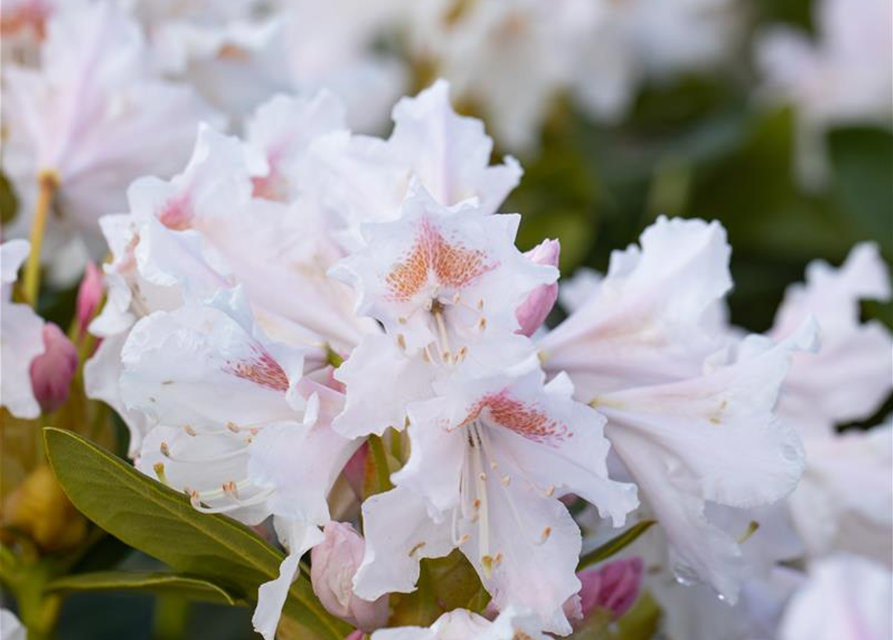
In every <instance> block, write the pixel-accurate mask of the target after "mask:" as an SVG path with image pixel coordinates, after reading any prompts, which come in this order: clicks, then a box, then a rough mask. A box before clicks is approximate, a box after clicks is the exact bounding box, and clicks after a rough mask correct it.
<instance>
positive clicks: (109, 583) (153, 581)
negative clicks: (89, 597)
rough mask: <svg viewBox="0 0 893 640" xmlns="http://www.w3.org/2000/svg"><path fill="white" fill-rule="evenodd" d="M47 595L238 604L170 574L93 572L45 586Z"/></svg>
mask: <svg viewBox="0 0 893 640" xmlns="http://www.w3.org/2000/svg"><path fill="white" fill-rule="evenodd" d="M47 591H51V592H54V593H59V594H65V595H67V594H71V593H83V592H85V591H145V592H149V593H154V594H157V595H177V596H182V597H185V598H187V599H189V600H200V601H202V602H216V603H221V604H228V605H236V604H239V603H240V602H241V600H240V599H239V598H238V597H236V596H234V595H233V594H231V593H229V592H228V591H227V590H226V589H223V588H221V587H218V586H217V585H216V584H214V583H213V582H209V581H208V580H204V579H202V578H196V577H193V576H181V575H176V574H173V573H128V572H124V571H96V572H94V573H81V574H76V575H72V576H65V577H63V578H58V579H56V580H53V581H52V582H50V583H49V584H48V585H47Z"/></svg>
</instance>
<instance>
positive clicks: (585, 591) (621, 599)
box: [565, 557, 644, 627]
mask: <svg viewBox="0 0 893 640" xmlns="http://www.w3.org/2000/svg"><path fill="white" fill-rule="evenodd" d="M643 570H644V566H643V564H642V559H641V558H639V557H633V558H625V559H622V560H614V561H613V562H608V563H606V564H603V565H602V566H600V567H598V568H597V569H586V570H584V571H580V572H579V573H578V574H577V577H578V578H579V579H580V582H582V583H583V586H582V587H581V588H580V592H579V593H578V594H577V595H578V597H579V608H577V603H575V602H573V600H574V599H573V598H571V599H570V600H568V602H567V603H565V612H566V613H568V614H570V613H571V612H574V613H576V615H575V616H574V617H576V618H577V620H572V623H573V625H574V626H575V627H580V626H582V625H583V624H584V623H585V622H586V620H587V619H588V618H589V617H590V616H591V615H592V614H593V612H595V611H598V610H603V611H610V612H611V619H612V620H616V619H618V618H620V617H621V616H622V615H623V614H624V613H626V612H627V611H629V609H630V607H632V606H633V604H634V603H635V602H636V599H637V598H638V597H639V588H640V587H641V585H642V572H643Z"/></svg>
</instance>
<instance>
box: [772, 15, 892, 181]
mask: <svg viewBox="0 0 893 640" xmlns="http://www.w3.org/2000/svg"><path fill="white" fill-rule="evenodd" d="M815 6H816V7H817V11H816V16H815V22H816V36H815V38H814V39H811V38H810V37H808V36H807V35H806V34H804V33H802V32H799V31H795V30H793V29H791V28H786V27H774V28H772V29H768V30H767V31H766V32H765V33H763V34H762V36H761V37H760V38H759V39H758V40H757V43H756V52H755V55H756V61H757V64H758V67H759V68H760V70H761V71H762V74H763V76H764V79H765V92H766V93H767V94H769V96H772V97H773V98H775V99H776V100H780V101H784V102H789V103H791V104H793V105H794V106H795V107H796V109H797V124H798V132H797V135H798V139H797V142H798V149H797V151H798V154H797V169H798V171H799V174H800V177H801V179H802V180H803V181H804V184H805V185H807V186H817V185H820V184H821V183H822V182H823V181H824V180H825V178H826V172H827V167H826V158H825V151H824V145H823V142H822V137H823V135H824V132H825V130H826V129H827V128H829V127H833V126H837V125H847V124H859V123H875V124H879V125H882V126H886V127H889V126H890V118H891V116H893V59H891V57H890V55H889V54H890V49H891V47H893V35H891V28H890V23H891V21H893V13H891V11H893V10H891V5H890V3H889V2H887V0H856V1H850V0H818V2H817V3H816V4H815Z"/></svg>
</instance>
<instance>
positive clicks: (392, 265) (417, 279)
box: [329, 181, 558, 357]
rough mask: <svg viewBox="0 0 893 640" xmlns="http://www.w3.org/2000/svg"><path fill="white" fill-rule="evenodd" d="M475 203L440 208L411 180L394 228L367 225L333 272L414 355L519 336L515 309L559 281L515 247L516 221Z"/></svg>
mask: <svg viewBox="0 0 893 640" xmlns="http://www.w3.org/2000/svg"><path fill="white" fill-rule="evenodd" d="M482 213H483V211H482V210H481V208H480V207H479V206H478V205H477V204H475V203H474V202H471V201H468V202H464V203H460V204H459V205H456V206H455V207H452V208H445V207H443V206H442V205H440V204H438V203H437V202H436V201H435V200H434V199H433V198H432V197H431V195H430V194H428V193H427V192H426V191H425V190H424V188H423V187H422V185H421V183H420V182H418V181H414V182H413V184H412V186H411V187H410V190H409V194H408V196H407V198H406V200H405V201H404V202H403V205H402V207H401V210H400V218H399V219H398V220H396V221H394V222H384V223H378V224H370V225H365V226H364V227H363V229H362V231H363V234H362V241H363V245H364V246H362V248H360V249H359V250H357V251H355V252H353V253H352V254H351V255H350V256H349V257H347V258H345V259H343V260H341V261H340V262H338V263H337V264H336V265H335V266H334V267H332V269H331V270H330V271H329V273H330V275H332V276H333V277H335V278H336V279H339V280H342V281H343V282H345V283H347V284H349V285H351V286H352V287H353V288H354V290H355V291H356V293H357V299H358V302H357V312H358V313H360V314H362V315H368V316H370V317H373V318H375V319H377V320H379V321H380V322H382V323H383V324H384V325H385V328H386V329H387V330H388V332H389V333H391V334H392V335H394V336H395V337H397V336H403V339H402V341H403V342H405V343H406V345H407V346H408V348H409V349H410V350H415V349H420V348H424V347H426V346H428V345H429V344H430V343H432V342H439V347H438V349H436V350H435V355H436V356H437V357H441V352H443V351H450V352H451V353H450V355H451V356H454V355H455V354H454V353H452V352H453V351H454V350H455V351H459V350H461V348H462V347H463V346H469V345H470V343H471V342H473V341H478V340H480V339H481V337H484V336H492V335H495V334H497V333H508V332H514V331H516V330H517V329H518V319H517V317H516V316H515V309H517V308H518V306H520V305H521V304H522V303H523V302H524V300H525V299H526V298H527V296H528V295H529V294H530V292H531V291H533V290H534V289H536V288H537V287H538V286H540V285H543V284H549V283H552V282H554V281H555V280H556V279H557V277H558V272H557V270H556V269H555V268H554V267H551V266H545V265H538V264H535V263H533V262H532V261H530V260H528V259H527V258H525V257H524V255H523V254H522V253H521V252H520V251H518V249H517V248H516V247H515V244H514V241H515V236H516V234H517V230H518V223H519V218H518V217H517V216H514V215H508V214H506V215H499V216H486V215H482Z"/></svg>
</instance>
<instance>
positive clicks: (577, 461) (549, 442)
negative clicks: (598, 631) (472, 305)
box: [354, 369, 637, 633]
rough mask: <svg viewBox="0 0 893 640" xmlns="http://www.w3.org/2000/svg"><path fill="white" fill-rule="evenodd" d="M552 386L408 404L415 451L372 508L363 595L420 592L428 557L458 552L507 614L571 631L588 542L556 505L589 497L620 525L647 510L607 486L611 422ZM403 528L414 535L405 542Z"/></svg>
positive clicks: (519, 386) (367, 514)
mask: <svg viewBox="0 0 893 640" xmlns="http://www.w3.org/2000/svg"><path fill="white" fill-rule="evenodd" d="M542 377H543V374H542V372H540V371H539V370H538V369H534V370H533V371H530V372H528V373H526V374H521V375H519V376H517V377H510V376H506V375H499V376H494V377H493V378H491V379H487V378H478V379H473V380H467V381H466V380H462V379H461V378H459V379H458V380H456V381H455V382H452V384H451V385H450V387H446V384H448V383H444V385H443V387H446V388H440V389H438V397H436V398H434V399H431V400H428V401H425V402H418V403H414V404H412V405H410V407H409V410H408V414H409V422H410V427H409V434H410V440H411V443H412V450H411V453H410V458H409V461H408V462H407V464H406V466H404V467H403V469H401V470H400V472H398V473H397V474H395V475H394V477H393V479H394V482H395V484H396V485H397V488H396V489H394V490H393V491H391V492H389V493H385V494H381V495H378V496H375V497H373V498H371V499H370V500H368V501H367V502H366V503H365V505H364V507H363V513H364V522H365V526H366V544H367V546H366V557H365V559H364V561H363V565H361V567H360V569H359V571H358V572H357V576H356V578H355V580H354V584H355V587H356V589H357V593H358V594H359V595H360V596H361V597H365V598H370V599H371V598H375V597H377V596H379V595H380V594H382V593H386V592H388V591H410V590H412V588H413V586H414V583H415V580H416V579H417V577H418V571H419V570H418V562H419V560H421V559H422V558H432V557H433V558H436V557H440V556H444V555H447V554H448V553H449V552H450V551H451V550H452V549H453V548H457V547H458V548H459V549H461V550H462V552H463V553H464V554H465V555H466V556H467V557H468V559H469V560H470V561H471V563H472V564H473V565H474V566H475V568H476V569H477V571H478V574H479V575H480V577H481V580H482V582H483V584H484V586H485V587H486V588H487V590H488V591H490V593H491V594H492V595H493V598H494V604H495V605H496V606H497V607H499V608H504V607H506V606H510V605H511V606H517V607H522V608H524V609H526V610H529V611H532V612H535V613H537V614H539V616H540V617H541V618H542V621H543V625H544V626H545V627H546V628H548V629H550V630H552V631H556V632H559V633H568V632H569V631H570V625H569V623H568V621H567V619H566V617H565V614H564V612H563V611H562V610H561V605H562V604H563V603H564V601H565V600H567V599H568V598H570V597H571V596H573V595H574V594H575V593H576V592H577V591H578V590H579V588H580V582H579V580H578V579H577V577H576V575H575V569H576V563H577V560H576V559H577V556H578V555H579V550H580V533H579V530H578V528H577V525H576V524H575V523H574V521H573V519H572V518H571V517H570V514H568V512H567V509H566V507H565V506H564V505H563V504H562V503H561V502H560V501H559V499H558V498H560V497H561V496H563V495H566V494H568V493H574V494H576V495H579V496H581V497H583V498H585V499H586V500H588V501H590V502H591V503H592V504H594V505H596V506H598V508H599V511H600V512H601V513H602V514H603V515H604V516H605V517H609V518H611V519H612V520H613V521H614V524H615V525H617V526H619V525H621V524H622V523H623V521H624V518H625V515H626V514H627V513H628V512H629V511H630V510H632V509H633V508H635V506H636V505H637V501H636V497H635V488H634V487H633V486H631V485H624V484H620V483H615V482H613V481H611V480H608V478H607V466H606V463H605V457H606V455H607V451H608V443H607V441H606V440H605V439H604V437H603V436H602V434H601V432H600V426H601V425H602V424H603V419H602V418H601V416H599V415H598V414H597V413H596V412H595V411H593V410H592V409H590V408H589V407H587V406H586V405H583V404H581V403H578V402H575V401H574V400H572V399H571V397H570V396H571V393H572V388H571V387H570V384H569V382H568V380H567V379H566V378H557V379H555V380H553V381H552V382H551V383H549V385H547V386H545V387H543V386H542V385H543V380H542ZM438 386H440V385H438ZM396 520H399V521H401V522H403V523H404V524H405V527H404V528H401V531H400V533H399V534H396V535H395V532H394V530H393V527H392V526H391V525H390V523H392V522H394V521H396Z"/></svg>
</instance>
